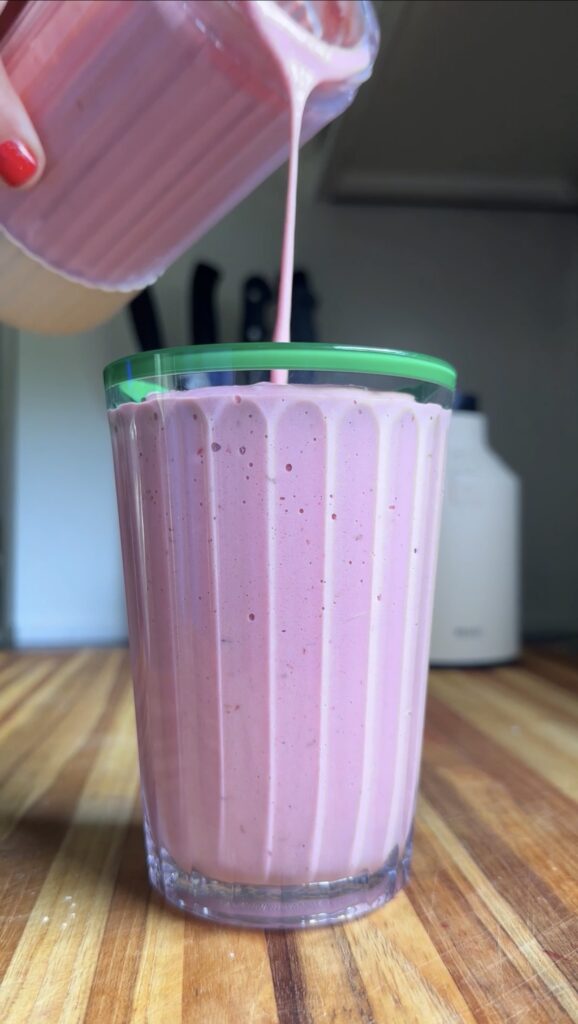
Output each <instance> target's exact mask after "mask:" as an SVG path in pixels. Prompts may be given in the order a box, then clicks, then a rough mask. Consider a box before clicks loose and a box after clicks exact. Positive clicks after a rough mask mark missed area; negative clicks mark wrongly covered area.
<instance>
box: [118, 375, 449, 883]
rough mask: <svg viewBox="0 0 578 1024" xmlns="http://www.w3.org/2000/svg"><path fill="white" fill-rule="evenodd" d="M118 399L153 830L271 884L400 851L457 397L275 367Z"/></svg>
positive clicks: (329, 874)
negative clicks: (272, 380)
mask: <svg viewBox="0 0 578 1024" xmlns="http://www.w3.org/2000/svg"><path fill="white" fill-rule="evenodd" d="M109 416H110V423H111V429H112V438H113V446H114V455H115V467H116V479H117V489H118V501H119V510H120V523H121V531H122V546H123V557H124V567H125V578H126V591H127V602H128V614H129V625H130V636H131V654H132V663H133V672H134V681H135V692H136V709H137V725H138V733H139V748H140V761H141V772H142V784H143V793H144V801H145V810H146V816H147V822H148V828H149V830H150V834H151V837H152V840H153V842H154V844H155V845H156V847H157V848H158V849H161V850H163V851H164V853H165V854H168V856H169V857H170V858H171V859H172V861H174V863H175V864H176V865H177V866H178V867H179V868H181V869H182V870H183V871H186V872H190V871H193V870H195V871H198V872H200V873H202V874H203V875H205V876H207V877H209V878H214V879H219V880H221V881H225V882H226V881H230V882H245V883H253V884H269V883H271V884H275V883H278V884H292V883H303V882H307V881H315V880H331V879H338V878H343V877H347V876H351V875H358V874H360V873H361V872H364V871H369V872H373V871H377V870H379V869H380V868H381V867H382V866H383V864H384V863H385V862H386V861H387V860H388V858H389V857H390V856H391V855H392V854H393V856H394V857H400V856H401V854H402V852H403V849H404V847H405V845H406V842H407V840H408V837H409V836H410V832H411V825H412V819H413V813H414V804H415V795H416V787H417V781H418V772H419V761H420V748H421V737H422V725H423V713H424V702H425V687H426V674H427V663H428V645H429V632H430V619H431V602H432V594H433V573H434V564H435V556H436V547H437V534H438V524H439V515H440V504H441V502H440V498H441V479H442V468H443V467H442V463H443V453H444V445H445V434H446V429H447V425H448V417H449V414H448V413H447V412H446V411H444V410H442V409H441V408H440V407H439V406H438V405H434V404H423V405H422V404H418V403H417V402H415V401H414V400H413V398H411V397H410V396H408V395H404V394H392V393H379V392H372V391H367V390H363V389H360V388H359V389H358V388H352V387H350V388H337V387H315V388H312V387H308V386H300V385H295V384H293V385H290V386H287V387H284V386H280V385H276V384H256V385H252V386H249V387H236V386H231V387H220V388H213V389H202V390H198V391H195V392H188V393H177V392H170V393H167V394H164V395H158V396H153V397H149V398H148V399H147V400H146V401H144V402H142V403H140V404H136V403H127V404H125V405H123V406H121V407H120V408H118V409H116V410H114V411H112V412H111V413H110V414H109Z"/></svg>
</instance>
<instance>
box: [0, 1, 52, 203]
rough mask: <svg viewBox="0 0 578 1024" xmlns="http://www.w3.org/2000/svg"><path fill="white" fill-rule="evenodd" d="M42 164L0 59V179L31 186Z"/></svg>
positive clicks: (15, 185) (33, 133)
mask: <svg viewBox="0 0 578 1024" xmlns="http://www.w3.org/2000/svg"><path fill="white" fill-rule="evenodd" d="M3 7H4V4H0V12H1V10H2V8H3ZM44 165H45V156H44V151H43V149H42V146H41V144H40V139H39V138H38V135H37V134H36V131H35V129H34V126H33V124H32V121H31V120H30V118H29V116H28V114H27V112H26V109H25V107H24V104H23V103H22V100H21V99H20V97H19V96H18V95H17V94H16V92H15V91H14V89H13V87H12V85H11V83H10V79H9V78H8V75H7V74H6V70H5V68H4V65H3V64H2V63H1V62H0V178H2V179H3V181H5V182H6V184H7V185H11V186H12V187H13V188H19V187H22V186H24V185H26V186H29V185H34V184H35V183H36V182H37V181H38V179H39V178H40V176H41V174H42V172H43V170H44Z"/></svg>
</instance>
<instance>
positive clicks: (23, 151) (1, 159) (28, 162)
mask: <svg viewBox="0 0 578 1024" xmlns="http://www.w3.org/2000/svg"><path fill="white" fill-rule="evenodd" d="M37 170H38V160H37V159H36V157H35V156H34V153H32V152H31V151H30V150H29V149H28V146H25V145H24V143H23V142H20V141H19V140H18V139H7V140H6V142H0V177H1V178H2V179H3V180H4V181H5V182H6V184H7V185H12V187H13V188H19V187H20V185H25V184H26V182H27V181H30V179H31V178H33V177H34V175H35V174H36V171H37Z"/></svg>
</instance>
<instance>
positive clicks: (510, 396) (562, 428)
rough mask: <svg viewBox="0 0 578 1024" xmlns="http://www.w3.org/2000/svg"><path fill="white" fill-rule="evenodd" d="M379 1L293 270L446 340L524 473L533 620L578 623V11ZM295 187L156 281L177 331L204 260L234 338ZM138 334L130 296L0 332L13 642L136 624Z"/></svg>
mask: <svg viewBox="0 0 578 1024" xmlns="http://www.w3.org/2000/svg"><path fill="white" fill-rule="evenodd" d="M381 19H382V26H383V31H384V43H383V45H382V49H381V54H380V58H379V63H378V67H377V69H376V73H375V75H374V78H373V80H372V81H371V82H370V83H369V85H368V86H366V87H365V88H364V90H363V91H362V94H361V96H360V98H359V102H358V103H357V104H355V105H354V106H353V108H352V109H351V110H350V111H349V112H348V113H347V115H346V116H345V117H344V118H343V119H342V121H341V122H340V124H339V125H337V126H336V127H335V129H333V130H331V131H328V132H327V133H325V135H324V136H323V137H321V138H318V139H316V140H314V141H313V142H312V143H311V144H310V145H309V146H308V147H307V148H306V149H305V150H304V153H303V161H302V168H301V184H300V204H299V211H298V234H297V265H298V266H299V267H301V268H304V269H306V270H307V272H308V274H309V275H310V280H311V283H312V286H313V288H314V291H315V294H316V296H317V298H318V307H317V309H316V322H317V326H318V333H319V336H320V340H322V341H326V342H337V343H345V344H352V343H360V344H369V345H384V346H389V347H397V348H408V349H414V350H417V351H426V352H431V353H432V354H434V355H438V356H441V357H443V358H446V359H448V360H450V361H451V362H453V363H454V364H455V365H456V366H457V368H458V372H459V378H460V386H461V388H462V389H463V390H465V391H474V392H475V393H476V394H478V395H479V396H480V399H481V404H482V407H483V409H484V411H486V412H487V414H488V416H489V422H490V430H491V441H492V445H493V447H494V448H495V449H496V450H497V451H498V452H499V454H500V455H502V456H503V457H504V459H505V460H506V461H507V462H508V464H509V465H510V466H511V467H512V468H513V469H515V470H516V472H517V473H518V474H519V475H520V477H521V480H522V486H523V499H524V521H523V569H524V571H523V626H524V631H525V633H526V634H527V635H532V636H536V635H540V636H563V635H569V634H572V633H575V632H576V629H577V622H578V544H577V543H576V521H577V510H578V458H577V451H578V402H577V401H576V390H577V387H578V219H577V216H576V211H577V209H578V189H577V185H576V182H577V181H578V146H577V144H576V138H577V137H578V135H577V133H576V123H577V120H578V118H577V116H576V115H578V109H577V107H578V71H577V69H576V67H575V63H576V62H575V59H574V54H573V47H572V40H575V39H576V31H577V29H578V14H577V12H576V5H572V4H563V3H557V2H551V3H542V2H541V0H538V2H531V3H525V2H522V3H516V4H511V3H508V2H496V3H478V2H477V0H469V2H467V3H462V2H454V3H445V2H437V3H434V4H431V3H428V2H411V0H402V2H400V3H397V2H396V3H389V4H383V5H381ZM522 23H523V27H524V31H523V33H520V31H519V30H520V25H521V24H522ZM434 41H435V45H432V43H433V42H434ZM490 46H491V54H492V59H491V62H488V52H490V51H489V47H490ZM544 54H546V55H549V58H548V59H547V60H543V59H542V58H543V55H544ZM539 55H541V59H540V63H538V56H539ZM418 69H419V70H418ZM457 85H458V86H459V87H457ZM284 191H285V172H284V171H282V172H280V173H278V174H277V175H275V176H274V177H272V178H271V179H269V181H267V182H265V184H264V185H263V186H261V187H260V188H259V189H258V190H257V191H256V192H255V193H254V194H253V195H252V196H250V197H249V198H248V199H247V200H246V201H245V202H244V203H243V204H242V205H241V206H240V207H238V208H237V209H236V210H235V211H233V213H232V214H230V215H229V216H228V217H227V218H226V219H225V220H224V221H223V222H222V223H220V224H219V225H218V226H217V227H216V228H215V229H214V230H213V231H212V232H210V234H208V235H207V236H206V237H205V238H204V239H203V240H202V241H201V242H200V243H199V244H198V245H197V246H195V248H194V250H193V251H191V252H190V253H188V254H187V255H186V256H185V257H183V258H182V259H181V260H180V261H179V262H178V263H177V264H176V265H174V266H173V267H172V268H171V269H170V270H169V271H168V272H167V274H166V275H165V276H164V277H163V278H162V279H161V280H160V281H159V282H158V284H157V285H156V286H155V289H154V295H155V298H156V301H157V305H158V308H159V311H160V314H161V317H162V323H163V327H164V333H165V336H166V337H167V339H168V341H169V343H170V344H186V343H188V342H189V341H190V340H191V339H190V327H189V318H188V308H189V302H188V291H189V287H190V278H191V273H192V269H193V268H194V266H195V265H196V264H197V263H198V262H200V261H204V262H208V263H211V264H215V265H217V266H218V267H220V268H221V270H222V271H223V274H224V276H223V279H222V282H221V285H220V287H219V292H218V296H219V311H220V319H221V335H222V338H223V340H229V339H230V340H237V339H238V337H239V330H240V323H241V315H242V310H241V290H242V285H243V283H244V281H245V279H246V278H247V277H248V276H249V275H250V274H252V273H259V274H264V275H265V276H266V277H267V278H269V279H270V280H273V279H274V278H275V276H276V273H277V270H278V259H279V251H280V237H281V224H282V209H283V202H284ZM31 301H33V296H32V297H31ZM135 346H136V343H135V338H134V333H133V331H132V328H131V323H130V319H129V316H128V313H126V312H123V313H121V314H119V315H118V316H117V317H116V318H115V319H114V320H112V321H111V322H110V323H109V324H107V325H105V326H104V327H102V328H99V329H97V330H94V331H91V332H88V333H85V334H82V335H77V336H74V337H67V338H50V339H49V338H46V337H41V336H40V335H33V334H30V333H25V332H16V331H14V330H12V329H10V328H4V329H3V331H2V335H1V338H0V368H1V376H0V388H1V394H0V402H1V404H0V426H1V433H0V445H1V449H0V458H1V463H0V465H1V472H0V525H1V531H2V532H1V541H0V547H1V559H2V560H1V562H0V588H1V604H0V608H1V624H2V629H3V636H4V639H11V640H12V641H13V642H14V643H15V644H17V645H19V646H28V645H34V646H38V645H40V646H42V645H60V644H63V645H64V644H77V643H85V642H86V643H89V642H90V643H93V642H96V643H108V642H113V641H117V640H119V639H123V638H125V636H126V623H125V613H124V598H123V588H122V570H121V562H120V552H119V544H118V530H117V521H116V508H115V499H114V482H113V473H112V461H111V455H110V451H109V439H108V428H107V424H106V417H105V412H104V400H103V393H102V377H101V374H102V368H103V366H104V365H105V364H106V363H107V362H109V361H110V360H111V359H114V358H116V357H118V356H121V355H123V354H125V353H126V352H127V351H131V350H133V349H134V348H135Z"/></svg>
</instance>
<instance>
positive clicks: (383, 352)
mask: <svg viewBox="0 0 578 1024" xmlns="http://www.w3.org/2000/svg"><path fill="white" fill-rule="evenodd" d="M228 370H316V371H327V372H333V373H359V374H366V375H380V376H388V377H405V378H407V379H408V380H416V381H420V382H422V383H424V384H437V385H439V386H440V387H443V388H448V390H450V391H454V390H455V386H456V376H457V375H456V370H455V369H454V367H453V366H452V365H451V364H450V363H447V362H445V360H443V359H438V358H437V357H436V356H427V355H423V354H422V353H419V352H405V351H402V350H397V349H388V348H373V347H370V346H361V345H326V344H321V343H320V342H315V343H304V342H291V343H290V344H288V345H282V344H279V343H278V342H267V341H257V342H250V341H246V342H242V343H240V344H231V345H227V344H224V343H220V344H215V345H186V346H182V347H179V348H161V349H156V350H153V351H150V352H137V353H135V354H133V355H130V356H124V357H123V358H121V359H115V360H114V362H112V363H109V364H108V366H106V367H105V368H104V373H103V376H104V387H105V389H106V390H107V391H108V390H109V388H113V387H116V386H118V385H120V384H124V383H126V382H127V381H131V380H149V379H150V378H151V377H165V376H167V375H169V374H173V373H207V372H219V371H222V372H223V373H225V372H226V371H228Z"/></svg>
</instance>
